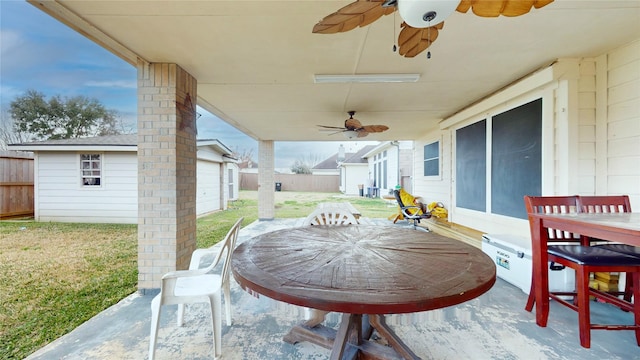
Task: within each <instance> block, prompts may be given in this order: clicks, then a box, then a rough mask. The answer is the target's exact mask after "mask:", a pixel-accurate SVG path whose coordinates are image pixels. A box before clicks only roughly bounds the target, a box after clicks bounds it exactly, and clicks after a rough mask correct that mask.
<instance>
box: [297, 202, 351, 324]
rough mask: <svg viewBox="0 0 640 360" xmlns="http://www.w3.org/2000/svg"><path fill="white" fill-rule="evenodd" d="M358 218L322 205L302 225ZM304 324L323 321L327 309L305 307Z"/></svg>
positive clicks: (337, 223)
mask: <svg viewBox="0 0 640 360" xmlns="http://www.w3.org/2000/svg"><path fill="white" fill-rule="evenodd" d="M357 223H358V220H356V217H355V216H353V214H352V213H350V212H349V211H347V210H345V209H343V208H338V207H322V208H318V209H316V210H315V211H313V212H312V213H311V214H309V215H308V216H307V217H306V218H305V219H304V221H303V223H302V225H303V226H310V225H328V226H333V225H352V224H357ZM304 312H305V318H306V325H308V326H310V327H313V326H316V325H318V324H320V323H322V322H323V321H324V318H325V316H326V315H327V314H328V313H329V312H328V311H323V310H317V309H309V308H305V309H304Z"/></svg>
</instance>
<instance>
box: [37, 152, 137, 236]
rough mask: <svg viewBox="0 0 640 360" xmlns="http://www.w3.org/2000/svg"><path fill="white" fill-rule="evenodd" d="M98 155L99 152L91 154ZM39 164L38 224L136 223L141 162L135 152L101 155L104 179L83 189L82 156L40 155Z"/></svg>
mask: <svg viewBox="0 0 640 360" xmlns="http://www.w3.org/2000/svg"><path fill="white" fill-rule="evenodd" d="M87 153H95V152H87ZM36 159H37V160H36V163H35V178H36V185H35V186H36V188H35V202H36V204H35V218H36V220H37V221H61V222H80V223H128V224H135V223H136V222H137V214H138V178H137V175H136V174H137V159H136V156H135V154H134V155H132V154H131V153H124V152H122V153H120V152H111V153H107V154H104V153H101V161H102V179H101V185H100V186H96V187H86V186H82V184H81V180H80V154H79V153H77V154H73V153H68V152H40V153H39V154H38V156H37V157H36Z"/></svg>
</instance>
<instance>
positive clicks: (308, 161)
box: [291, 154, 322, 174]
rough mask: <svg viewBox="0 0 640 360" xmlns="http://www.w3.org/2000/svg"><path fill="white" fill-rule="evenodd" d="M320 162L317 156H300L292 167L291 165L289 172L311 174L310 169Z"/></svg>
mask: <svg viewBox="0 0 640 360" xmlns="http://www.w3.org/2000/svg"><path fill="white" fill-rule="evenodd" d="M321 161H322V156H321V155H319V154H306V156H305V155H301V156H300V157H299V158H298V159H297V160H296V161H295V162H294V163H293V165H291V172H292V173H294V174H311V173H312V172H311V169H312V168H313V167H314V166H316V165H318V164H319V163H320V162H321Z"/></svg>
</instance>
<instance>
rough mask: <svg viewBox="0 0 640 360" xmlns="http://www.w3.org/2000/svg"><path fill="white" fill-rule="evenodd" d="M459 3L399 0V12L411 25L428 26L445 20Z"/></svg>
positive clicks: (436, 0)
mask: <svg viewBox="0 0 640 360" xmlns="http://www.w3.org/2000/svg"><path fill="white" fill-rule="evenodd" d="M459 4H460V1H451V0H398V13H400V17H401V18H402V20H404V21H405V22H406V23H407V24H408V25H409V26H411V27H414V28H426V27H429V26H434V25H438V24H439V23H441V22H443V21H444V19H446V18H448V17H449V15H451V14H453V12H454V11H456V8H457V7H458V5H459Z"/></svg>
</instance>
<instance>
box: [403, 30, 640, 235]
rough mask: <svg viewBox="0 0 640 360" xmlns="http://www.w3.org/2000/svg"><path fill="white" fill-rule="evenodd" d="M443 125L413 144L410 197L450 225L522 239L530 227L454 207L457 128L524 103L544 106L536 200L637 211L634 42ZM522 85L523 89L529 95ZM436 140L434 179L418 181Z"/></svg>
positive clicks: (567, 65) (638, 66)
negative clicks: (601, 198)
mask: <svg viewBox="0 0 640 360" xmlns="http://www.w3.org/2000/svg"><path fill="white" fill-rule="evenodd" d="M513 85H514V86H512V87H507V88H505V89H504V90H502V91H500V92H498V93H496V94H494V95H493V96H491V97H488V98H487V99H485V100H483V101H481V102H479V103H477V104H474V105H472V106H470V107H469V108H467V109H464V110H463V111H461V112H459V113H458V114H456V115H454V116H452V117H451V118H448V119H444V120H443V121H442V123H441V129H440V130H438V131H432V132H430V133H429V134H427V135H425V136H424V137H423V138H421V139H418V140H417V141H416V143H415V150H414V156H415V158H414V169H415V170H414V188H415V191H414V192H415V193H417V194H419V195H422V196H423V197H425V198H427V199H428V200H437V201H442V202H443V203H445V206H446V207H447V208H448V209H449V215H450V217H449V220H450V221H452V222H455V223H459V224H461V225H464V226H468V227H471V228H475V229H477V230H480V231H484V232H494V233H497V232H500V233H512V234H518V235H522V236H528V223H527V222H526V221H524V220H521V219H515V218H509V217H506V216H497V215H493V214H489V213H481V212H477V211H470V210H466V209H456V208H455V206H453V205H454V204H455V193H454V190H455V174H454V171H453V169H455V167H454V166H455V144H454V140H453V136H454V134H455V129H456V128H459V127H462V126H463V125H469V124H471V123H473V122H475V121H478V120H480V119H482V118H485V117H486V116H491V115H492V114H496V113H500V112H501V111H504V110H508V109H510V108H513V107H515V106H517V105H518V103H521V102H522V101H526V100H527V99H534V98H536V97H542V99H543V135H542V137H543V147H542V154H543V160H542V162H543V163H542V169H543V170H542V171H543V173H542V179H543V182H542V193H543V195H554V194H575V193H578V194H597V195H607V194H628V195H630V197H631V205H632V208H634V209H635V210H636V211H638V209H640V166H638V164H639V163H640V40H638V41H635V42H634V43H631V44H628V45H627V46H624V47H621V48H619V49H616V50H612V51H610V52H609V53H606V54H602V55H600V56H598V57H595V58H589V59H579V60H578V59H563V60H560V61H559V62H558V63H556V64H555V65H553V66H552V67H550V68H549V69H543V70H541V71H539V72H536V73H532V75H531V76H530V77H528V78H525V79H523V80H522V81H521V82H519V83H517V84H513ZM527 86H528V87H529V89H527ZM437 139H440V141H441V142H442V147H441V160H442V164H441V174H440V177H441V178H440V179H433V178H425V177H424V176H422V173H421V169H422V159H421V157H422V148H423V146H424V145H425V144H427V143H430V142H432V141H434V140H437Z"/></svg>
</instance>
